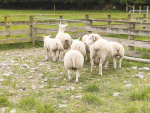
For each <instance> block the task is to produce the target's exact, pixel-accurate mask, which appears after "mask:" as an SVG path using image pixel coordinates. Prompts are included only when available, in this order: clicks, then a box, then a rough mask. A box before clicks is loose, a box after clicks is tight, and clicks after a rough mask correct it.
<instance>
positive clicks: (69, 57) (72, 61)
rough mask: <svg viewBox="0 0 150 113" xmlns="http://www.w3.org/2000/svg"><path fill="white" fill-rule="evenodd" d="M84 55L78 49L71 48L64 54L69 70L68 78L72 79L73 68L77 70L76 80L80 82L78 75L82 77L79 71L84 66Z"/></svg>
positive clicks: (65, 64) (66, 66)
mask: <svg viewBox="0 0 150 113" xmlns="http://www.w3.org/2000/svg"><path fill="white" fill-rule="evenodd" d="M83 64H84V57H83V55H82V54H81V53H80V52H79V51H77V50H69V51H68V52H67V53H66V54H65V56H64V66H65V68H66V69H67V71H68V79H69V80H71V76H70V74H71V70H76V81H75V83H77V82H78V77H80V74H79V71H80V70H81V69H82V68H83Z"/></svg>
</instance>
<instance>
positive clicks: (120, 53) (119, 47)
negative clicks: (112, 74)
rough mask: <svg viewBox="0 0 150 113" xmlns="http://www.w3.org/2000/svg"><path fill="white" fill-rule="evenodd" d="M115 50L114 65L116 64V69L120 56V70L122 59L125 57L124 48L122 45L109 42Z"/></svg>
mask: <svg viewBox="0 0 150 113" xmlns="http://www.w3.org/2000/svg"><path fill="white" fill-rule="evenodd" d="M109 43H110V44H111V46H112V48H113V53H114V54H113V63H114V69H116V66H117V64H116V59H117V57H118V56H120V60H119V68H121V62H122V58H123V57H124V48H123V46H122V45H121V44H120V43H117V42H109Z"/></svg>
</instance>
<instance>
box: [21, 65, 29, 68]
mask: <svg viewBox="0 0 150 113" xmlns="http://www.w3.org/2000/svg"><path fill="white" fill-rule="evenodd" d="M22 66H23V67H25V68H30V66H29V65H27V64H23V65H22Z"/></svg>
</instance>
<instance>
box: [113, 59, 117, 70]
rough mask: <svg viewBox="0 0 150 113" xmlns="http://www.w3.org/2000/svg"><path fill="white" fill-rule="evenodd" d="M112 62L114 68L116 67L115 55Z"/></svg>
mask: <svg viewBox="0 0 150 113" xmlns="http://www.w3.org/2000/svg"><path fill="white" fill-rule="evenodd" d="M113 63H114V69H116V66H117V64H116V57H113Z"/></svg>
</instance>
